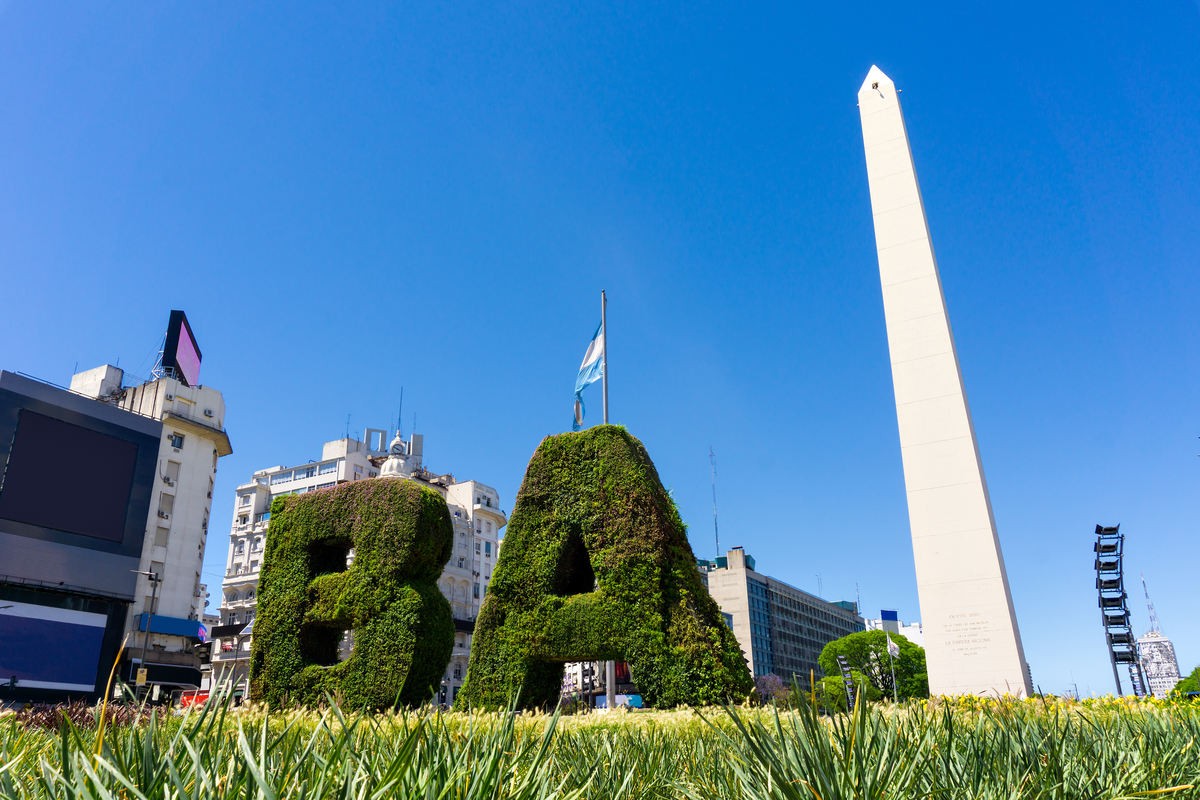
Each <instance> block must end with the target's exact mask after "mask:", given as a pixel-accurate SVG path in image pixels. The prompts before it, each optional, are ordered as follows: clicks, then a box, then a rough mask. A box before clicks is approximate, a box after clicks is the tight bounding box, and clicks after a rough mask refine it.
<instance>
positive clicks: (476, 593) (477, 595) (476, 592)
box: [474, 583, 479, 600]
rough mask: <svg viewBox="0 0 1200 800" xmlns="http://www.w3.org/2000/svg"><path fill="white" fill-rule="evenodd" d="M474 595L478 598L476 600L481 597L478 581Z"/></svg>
mask: <svg viewBox="0 0 1200 800" xmlns="http://www.w3.org/2000/svg"><path fill="white" fill-rule="evenodd" d="M474 597H475V599H476V600H478V599H479V584H478V583H477V584H475V591H474Z"/></svg>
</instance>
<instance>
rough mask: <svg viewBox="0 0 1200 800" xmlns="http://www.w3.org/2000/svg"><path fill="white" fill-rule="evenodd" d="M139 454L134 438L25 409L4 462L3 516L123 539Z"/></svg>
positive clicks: (0, 502)
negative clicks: (66, 472) (65, 476)
mask: <svg viewBox="0 0 1200 800" xmlns="http://www.w3.org/2000/svg"><path fill="white" fill-rule="evenodd" d="M137 458H138V446H137V445H136V444H135V443H133V442H131V441H128V440H126V439H121V438H117V437H116V436H110V435H107V434H104V433H101V432H99V431H95V430H91V429H89V428H84V427H81V426H79V425H73V424H71V423H69V422H64V421H62V420H60V419H55V418H53V417H49V416H46V415H44V414H39V413H37V412H35V411H31V410H29V409H27V408H25V409H21V410H20V413H19V417H18V421H17V429H16V434H15V435H14V436H13V440H12V446H11V448H10V449H9V453H8V460H7V464H4V465H0V466H3V468H4V472H3V482H2V483H0V519H7V520H12V521H13V522H23V523H26V524H29V525H36V526H39V527H42V528H52V529H54V530H60V531H66V532H68V533H76V534H81V535H83V536H90V537H92V538H95V539H103V540H105V541H109V542H120V541H121V540H122V539H123V538H124V536H125V529H126V524H125V523H126V516H127V514H128V512H129V495H130V490H131V489H132V487H133V482H134V471H135V468H136V466H137ZM65 466H69V467H70V474H71V476H72V480H71V481H70V485H69V498H68V497H67V496H66V495H65V494H64V491H65V487H64V484H63V482H62V476H63V470H64V467H65Z"/></svg>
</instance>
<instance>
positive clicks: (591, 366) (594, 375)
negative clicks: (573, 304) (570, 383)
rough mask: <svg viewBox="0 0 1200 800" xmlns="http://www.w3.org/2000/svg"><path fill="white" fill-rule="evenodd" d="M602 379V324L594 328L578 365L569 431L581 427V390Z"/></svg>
mask: <svg viewBox="0 0 1200 800" xmlns="http://www.w3.org/2000/svg"><path fill="white" fill-rule="evenodd" d="M603 377H604V323H603V322H601V323H600V327H598V328H596V335H595V336H593V337H592V341H591V342H589V343H588V349H587V352H586V353H584V354H583V363H582V364H580V365H579V377H577V378H576V379H575V418H574V419H572V420H571V430H573V431H577V430H579V429H580V428H581V427H582V426H583V389H584V387H586V386H589V385H591V384H593V383H595V382H596V381H598V380H600V379H601V378H603Z"/></svg>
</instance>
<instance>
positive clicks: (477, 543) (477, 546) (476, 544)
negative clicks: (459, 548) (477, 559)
mask: <svg viewBox="0 0 1200 800" xmlns="http://www.w3.org/2000/svg"><path fill="white" fill-rule="evenodd" d="M479 548H480V545H479V542H476V543H475V555H479Z"/></svg>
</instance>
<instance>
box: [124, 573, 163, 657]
mask: <svg viewBox="0 0 1200 800" xmlns="http://www.w3.org/2000/svg"><path fill="white" fill-rule="evenodd" d="M129 571H130V572H136V573H137V574H138V575H145V576H146V578H147V580H149V581H150V608H149V609H148V611H147V613H146V633H145V635H144V636H142V657H141V664H142V666H141V668H142V669H145V670H146V677H147V679H149V676H150V670H149V668H148V667H146V650H147V648H148V647H149V646H150V626H151V624H153V622H154V607H155V606H156V605H158V585H159V584H160V583H162V578H161V577H160V576H159V574H158V573H157V572H152V571H151V570H145V569H131V570H129Z"/></svg>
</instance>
